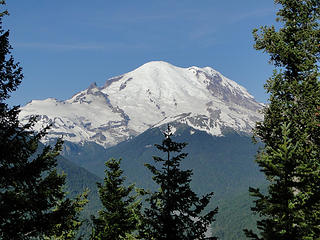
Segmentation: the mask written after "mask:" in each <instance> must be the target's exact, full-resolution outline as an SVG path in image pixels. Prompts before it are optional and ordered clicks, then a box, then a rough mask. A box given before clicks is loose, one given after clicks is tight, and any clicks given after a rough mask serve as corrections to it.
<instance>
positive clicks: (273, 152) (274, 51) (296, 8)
mask: <svg viewBox="0 0 320 240" xmlns="http://www.w3.org/2000/svg"><path fill="white" fill-rule="evenodd" d="M275 3H277V4H279V5H280V8H279V10H278V13H277V15H278V18H277V20H278V22H279V23H280V25H281V26H280V28H279V29H277V28H276V27H274V26H271V27H262V28H261V29H260V32H259V30H254V38H255V41H256V44H255V48H256V49H257V50H263V51H264V52H267V53H268V54H269V55H270V61H271V62H272V63H273V64H274V65H275V67H276V70H275V71H274V74H273V76H272V77H271V78H270V79H269V80H268V81H267V83H266V85H265V88H266V90H267V92H268V93H269V94H270V98H269V104H268V105H267V106H266V107H265V108H264V110H263V113H264V120H263V121H262V122H259V123H258V124H257V126H256V129H255V135H256V136H257V137H258V138H260V139H261V140H262V142H263V143H264V144H265V147H264V148H263V149H261V150H260V152H259V154H258V156H257V159H256V161H257V163H258V164H259V166H260V168H261V171H262V172H264V173H265V175H266V178H267V180H268V181H269V183H270V184H269V188H268V192H267V193H266V194H263V193H261V192H260V191H259V189H254V188H250V190H249V191H250V193H251V195H252V196H254V197H255V198H256V199H255V201H254V202H255V206H254V207H253V208H252V210H253V211H254V212H256V213H258V214H259V215H260V217H261V220H259V221H258V222H257V227H258V229H259V230H260V234H256V233H254V232H253V231H251V230H245V233H246V236H247V237H248V238H250V239H277V240H281V239H286V240H287V239H290V240H295V239H297V240H298V239H299V240H301V239H319V236H320V129H319V106H320V84H319V50H320V29H319V21H320V1H319V0H303V1H297V0H276V1H275Z"/></svg>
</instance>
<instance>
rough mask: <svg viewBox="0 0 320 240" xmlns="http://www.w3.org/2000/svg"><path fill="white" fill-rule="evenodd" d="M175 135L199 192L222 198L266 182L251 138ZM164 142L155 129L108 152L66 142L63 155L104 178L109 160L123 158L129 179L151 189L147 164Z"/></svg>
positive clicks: (186, 129)
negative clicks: (185, 144) (145, 165)
mask: <svg viewBox="0 0 320 240" xmlns="http://www.w3.org/2000/svg"><path fill="white" fill-rule="evenodd" d="M175 135H176V136H175V137H174V138H173V139H174V140H175V141H178V142H187V143H188V146H187V147H186V148H185V152H187V153H188V154H189V155H188V157H187V158H186V159H185V160H184V161H183V162H182V167H183V168H188V169H192V170H193V173H194V175H193V181H192V186H193V188H194V189H195V190H196V191H197V192H200V193H204V192H208V191H214V192H215V193H216V196H217V198H220V197H223V196H224V195H226V194H233V193H237V192H241V191H243V190H247V189H248V187H249V186H250V185H253V184H254V185H256V184H259V183H262V182H263V181H264V178H263V177H262V174H261V173H260V172H259V170H258V167H257V165H256V164H255V162H254V156H255V154H256V151H257V148H258V146H257V145H254V144H253V143H252V142H251V138H250V137H249V136H247V135H241V134H238V133H236V132H234V131H230V132H229V133H225V136H222V137H216V136H211V135H209V134H207V133H205V132H203V131H195V130H194V129H192V128H190V127H188V126H186V125H184V127H183V126H182V127H180V128H179V130H177V132H176V133H175ZM162 139H163V136H162V133H161V130H160V129H159V128H152V129H149V130H147V131H146V132H144V133H142V134H141V135H139V136H137V137H135V138H133V139H131V140H128V141H125V142H122V143H119V144H118V145H116V146H114V147H111V148H108V149H106V150H104V149H103V148H101V147H100V146H99V145H95V144H85V145H83V146H80V145H75V144H72V143H66V148H65V150H64V152H63V154H64V155H65V156H66V157H67V158H69V159H70V160H72V161H75V162H77V163H78V164H80V165H81V166H83V167H84V168H86V169H88V170H89V171H91V172H93V173H95V174H97V175H98V176H101V177H102V176H103V175H104V173H103V169H104V167H103V166H104V162H105V161H106V160H107V159H109V158H111V157H115V158H122V159H123V161H122V168H123V169H124V171H125V175H127V176H128V180H129V181H131V182H136V183H137V184H138V185H139V186H143V187H150V186H152V184H151V182H152V181H151V175H150V173H149V171H148V170H147V169H146V168H145V167H144V163H150V162H152V161H153V160H152V156H153V155H159V154H160V153H159V151H157V150H156V148H155V147H154V146H153V145H154V144H155V143H158V144H159V143H161V141H162ZM91 153H93V155H92V157H90V154H91ZM83 156H84V157H83Z"/></svg>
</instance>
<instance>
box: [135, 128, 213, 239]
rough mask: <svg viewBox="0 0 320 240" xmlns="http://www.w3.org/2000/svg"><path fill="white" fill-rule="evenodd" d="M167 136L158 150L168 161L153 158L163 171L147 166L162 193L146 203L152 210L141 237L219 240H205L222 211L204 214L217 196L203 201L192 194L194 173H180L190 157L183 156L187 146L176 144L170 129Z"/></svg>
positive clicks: (157, 193) (154, 194) (207, 196)
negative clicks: (216, 215) (191, 186)
mask: <svg viewBox="0 0 320 240" xmlns="http://www.w3.org/2000/svg"><path fill="white" fill-rule="evenodd" d="M164 136H165V139H164V140H163V142H162V145H158V144H156V145H155V146H156V147H157V148H158V149H159V150H160V151H162V152H164V153H165V155H166V156H165V158H161V157H158V156H154V157H153V159H154V161H155V162H156V164H157V165H159V164H160V169H159V168H157V167H156V166H154V165H151V164H146V166H147V168H148V169H149V170H150V171H151V172H152V173H153V175H154V176H153V180H154V181H155V182H156V183H157V184H158V185H159V186H160V190H159V191H156V192H154V193H153V194H151V195H150V196H149V197H148V198H147V199H146V200H147V202H148V203H149V206H148V208H146V209H145V211H144V221H143V227H144V228H143V229H142V230H140V235H141V237H142V238H143V239H153V240H180V239H181V240H182V239H183V240H187V239H188V240H195V239H198V240H201V239H216V238H215V237H205V233H206V232H207V230H208V228H209V227H210V225H211V223H212V222H213V221H215V220H214V215H215V214H216V213H217V211H218V208H216V209H214V210H212V211H210V212H209V213H207V214H205V215H203V214H201V213H202V211H203V210H204V209H205V208H206V206H207V205H208V203H209V202H210V199H211V197H212V196H213V193H209V194H206V195H205V196H203V197H201V198H199V197H198V196H197V195H196V194H195V193H194V192H193V191H192V190H191V188H190V182H191V175H192V171H191V170H181V169H180V162H181V161H182V160H183V159H184V158H185V157H186V156H187V154H186V153H181V151H182V149H183V148H184V147H185V146H186V143H177V142H174V141H172V139H171V137H172V133H171V130H170V126H168V129H167V131H166V132H164ZM175 153H177V154H176V155H175Z"/></svg>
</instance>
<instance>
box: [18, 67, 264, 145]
mask: <svg viewBox="0 0 320 240" xmlns="http://www.w3.org/2000/svg"><path fill="white" fill-rule="evenodd" d="M261 107H262V104H260V103H257V102H256V101H255V100H254V98H253V96H251V95H250V94H249V93H248V92H247V90H246V89H245V88H243V87H242V86H240V85H238V84H237V83H236V82H234V81H232V80H230V79H228V78H226V77H224V76H223V75H222V74H220V73H219V72H217V71H215V70H214V69H212V68H210V67H205V68H199V67H189V68H180V67H176V66H173V65H171V64H169V63H166V62H161V61H154V62H149V63H146V64H144V65H142V66H141V67H139V68H137V69H135V70H134V71H132V72H129V73H126V74H123V75H121V76H117V77H114V78H111V79H108V80H107V81H106V83H105V85H104V86H102V87H97V86H96V85H95V84H92V85H91V86H90V87H89V88H88V89H86V90H84V91H82V92H79V93H77V94H76V95H74V96H73V97H72V98H71V99H68V100H66V101H58V100H55V99H46V100H43V101H39V100H37V101H32V102H31V103H29V104H27V105H26V106H24V107H23V108H22V111H21V114H20V118H21V119H22V120H26V119H28V118H29V117H30V115H32V114H37V115H39V117H40V121H39V124H38V125H37V126H36V127H37V128H39V127H41V126H42V125H44V124H47V123H52V129H51V130H50V134H49V136H48V137H49V138H51V137H57V136H61V135H63V137H64V139H66V140H68V141H72V142H84V141H94V142H96V143H98V144H100V145H103V146H105V147H108V146H112V145H114V144H117V143H119V142H121V141H123V140H125V139H128V138H130V137H131V136H135V135H138V134H140V133H142V132H144V131H145V130H147V129H148V128H150V127H152V126H158V125H161V124H164V123H169V122H172V121H175V122H180V123H185V124H188V125H189V126H191V127H193V128H195V129H198V130H202V131H206V132H208V133H210V134H212V135H222V134H223V129H225V128H232V129H234V130H236V131H239V132H248V133H249V132H250V131H251V129H252V127H253V126H254V125H255V122H256V121H257V120H261V115H260V114H259V113H258V110H259V109H261Z"/></svg>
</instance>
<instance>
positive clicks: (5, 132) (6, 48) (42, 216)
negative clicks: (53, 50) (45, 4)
mask: <svg viewBox="0 0 320 240" xmlns="http://www.w3.org/2000/svg"><path fill="white" fill-rule="evenodd" d="M4 4H5V2H4V1H0V6H3V5H4ZM6 14H7V11H1V14H0V239H2V240H12V239H14V240H20V239H39V238H40V239H43V238H44V237H45V236H46V237H50V236H52V235H61V234H62V233H63V232H64V231H68V230H69V229H68V226H67V225H66V224H65V223H66V222H68V221H69V220H70V219H74V220H76V218H75V217H76V216H77V213H78V208H77V206H78V203H79V204H80V202H78V200H75V201H73V200H70V199H66V198H65V192H64V191H63V189H62V188H63V185H64V183H65V176H63V175H59V174H58V173H57V171H56V169H55V167H56V156H57V155H58V154H59V151H60V149H61V145H62V141H61V140H58V141H57V143H56V144H55V146H52V147H51V146H45V147H44V148H43V150H40V149H39V141H40V139H41V138H42V137H43V136H44V135H45V134H46V131H47V129H48V128H44V129H42V130H41V131H40V132H38V133H36V132H34V131H33V126H34V124H35V123H36V121H37V117H32V118H31V119H30V120H29V121H28V122H27V123H26V124H23V123H21V122H20V121H19V120H18V114H19V111H20V110H19V106H14V107H9V106H8V104H7V103H6V102H5V101H6V100H7V99H8V98H9V97H10V93H11V92H13V91H15V90H16V89H17V87H18V86H19V84H20V83H21V81H22V79H23V74H22V68H21V67H20V66H19V63H16V62H15V61H14V58H13V57H12V55H11V53H10V50H11V46H10V44H9V40H8V38H9V31H4V30H3V29H2V17H3V16H4V15H6ZM58 224H60V227H59V228H56V226H57V225H58Z"/></svg>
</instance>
